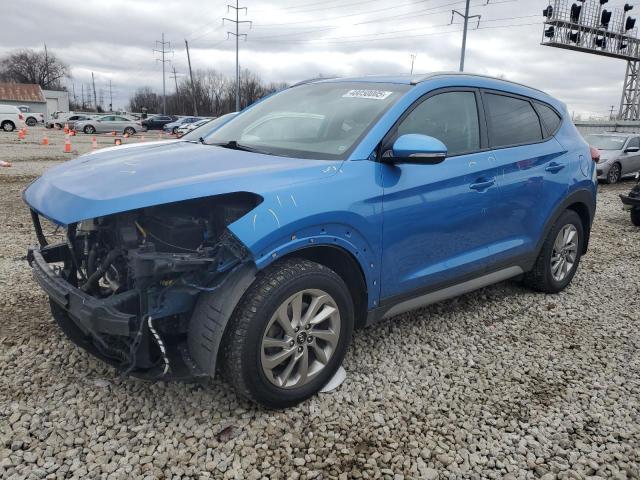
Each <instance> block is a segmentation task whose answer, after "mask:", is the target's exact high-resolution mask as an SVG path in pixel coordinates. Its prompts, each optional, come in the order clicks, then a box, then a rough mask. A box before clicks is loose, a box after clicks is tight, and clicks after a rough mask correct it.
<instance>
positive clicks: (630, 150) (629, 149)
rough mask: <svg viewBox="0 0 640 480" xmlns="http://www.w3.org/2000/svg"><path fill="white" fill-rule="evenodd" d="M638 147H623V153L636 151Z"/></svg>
mask: <svg viewBox="0 0 640 480" xmlns="http://www.w3.org/2000/svg"><path fill="white" fill-rule="evenodd" d="M639 151H640V148H638V147H629V148H627V149H625V153H636V152H639Z"/></svg>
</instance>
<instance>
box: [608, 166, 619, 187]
mask: <svg viewBox="0 0 640 480" xmlns="http://www.w3.org/2000/svg"><path fill="white" fill-rule="evenodd" d="M621 178H622V167H620V164H619V163H614V164H613V165H611V168H610V169H609V172H608V173H607V183H608V184H610V185H613V184H615V183H618V182H619V181H620V179H621Z"/></svg>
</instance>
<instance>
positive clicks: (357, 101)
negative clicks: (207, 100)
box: [206, 82, 411, 160]
mask: <svg viewBox="0 0 640 480" xmlns="http://www.w3.org/2000/svg"><path fill="white" fill-rule="evenodd" d="M409 88H411V87H410V86H409V85H398V84H392V83H356V82H344V83H343V82H327V83H312V84H306V85H300V86H298V87H294V88H290V89H287V90H284V91H283V92H281V93H278V94H276V95H273V96H271V97H269V98H267V99H265V100H264V101H262V102H259V103H257V104H256V105H254V106H253V107H251V108H250V109H248V110H247V111H245V112H242V114H241V115H239V116H238V118H235V119H234V120H233V121H232V122H229V123H228V124H226V125H224V126H223V127H221V128H220V129H218V130H217V131H215V132H214V133H213V134H211V135H210V136H209V137H207V139H206V143H207V144H209V145H222V146H226V145H232V146H233V147H235V148H238V147H242V148H247V149H251V150H254V151H257V152H261V153H267V154H272V155H281V156H286V157H298V158H316V159H327V160H328V159H344V158H346V157H347V156H348V155H349V153H350V152H351V150H352V149H353V148H355V146H356V144H357V142H358V140H360V138H362V136H363V135H364V134H365V133H366V132H367V130H368V129H369V128H371V126H372V125H373V124H374V123H375V122H376V120H377V119H378V118H379V117H380V116H381V115H382V114H383V113H384V112H385V111H386V110H387V109H388V108H389V107H390V106H391V105H392V104H393V103H394V102H395V101H396V100H398V99H399V98H400V96H401V95H402V94H403V93H404V92H406V91H407V90H408V89H409Z"/></svg>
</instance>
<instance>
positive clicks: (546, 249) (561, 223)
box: [523, 210, 584, 293]
mask: <svg viewBox="0 0 640 480" xmlns="http://www.w3.org/2000/svg"><path fill="white" fill-rule="evenodd" d="M567 225H573V226H574V227H575V228H576V230H577V240H576V243H577V251H576V259H575V261H574V264H573V267H572V268H571V270H570V271H568V272H567V274H566V277H565V278H563V279H562V281H557V280H556V279H555V278H553V275H552V272H551V256H552V253H553V247H554V242H555V240H556V237H557V235H558V233H559V232H560V230H562V229H563V228H564V227H565V226H567ZM583 245H584V228H583V226H582V220H581V219H580V216H579V215H578V214H577V213H576V212H574V211H573V210H565V211H564V212H563V213H562V215H560V218H558V220H556V222H555V223H554V224H553V227H552V228H551V230H550V231H549V234H548V235H547V238H546V239H545V241H544V244H543V245H542V249H541V250H540V253H539V254H538V258H537V259H536V263H535V265H534V266H533V270H531V271H530V272H527V273H525V275H524V278H523V281H524V284H525V285H527V286H528V287H530V288H533V289H534V290H538V291H541V292H545V293H558V292H560V291H562V290H564V289H565V288H566V286H567V285H569V283H571V280H572V279H573V276H574V275H575V273H576V271H577V270H578V265H579V264H580V257H581V256H582V248H583Z"/></svg>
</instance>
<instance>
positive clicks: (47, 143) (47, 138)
mask: <svg viewBox="0 0 640 480" xmlns="http://www.w3.org/2000/svg"><path fill="white" fill-rule="evenodd" d="M40 145H49V137H47V134H46V133H45V134H44V136H43V137H42V141H41V142H40Z"/></svg>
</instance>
